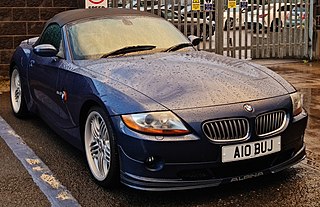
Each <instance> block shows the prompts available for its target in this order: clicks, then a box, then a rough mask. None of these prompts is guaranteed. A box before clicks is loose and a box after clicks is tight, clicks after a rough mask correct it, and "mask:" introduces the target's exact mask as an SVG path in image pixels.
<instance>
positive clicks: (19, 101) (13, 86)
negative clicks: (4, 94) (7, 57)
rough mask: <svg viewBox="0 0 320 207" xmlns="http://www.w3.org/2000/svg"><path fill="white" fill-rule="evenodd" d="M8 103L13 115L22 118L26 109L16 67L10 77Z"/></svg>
mask: <svg viewBox="0 0 320 207" xmlns="http://www.w3.org/2000/svg"><path fill="white" fill-rule="evenodd" d="M10 101H11V106H12V111H13V113H14V115H16V116H17V117H23V116H25V115H26V114H27V107H26V103H25V101H24V98H23V90H22V84H21V78H20V74H19V71H18V69H17V68H16V67H14V68H13V70H12V72H11V77H10Z"/></svg>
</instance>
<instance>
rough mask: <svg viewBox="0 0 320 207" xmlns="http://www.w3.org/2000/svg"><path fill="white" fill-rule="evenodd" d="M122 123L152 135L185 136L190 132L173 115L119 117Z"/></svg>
mask: <svg viewBox="0 0 320 207" xmlns="http://www.w3.org/2000/svg"><path fill="white" fill-rule="evenodd" d="M121 118H122V120H123V122H124V123H125V125H126V126H127V127H129V128H130V129H132V130H135V131H138V132H141V133H144V134H154V135H185V134H189V133H190V131H189V130H188V129H187V128H186V127H185V126H184V124H183V123H182V122H181V121H180V119H179V118H178V117H177V116H176V115H174V114H173V113H171V112H169V111H166V112H151V113H141V114H129V115H122V116H121Z"/></svg>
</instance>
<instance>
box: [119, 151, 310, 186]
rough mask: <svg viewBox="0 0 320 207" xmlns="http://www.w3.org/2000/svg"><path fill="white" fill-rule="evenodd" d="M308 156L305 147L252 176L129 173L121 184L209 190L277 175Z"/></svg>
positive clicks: (123, 175)
mask: <svg viewBox="0 0 320 207" xmlns="http://www.w3.org/2000/svg"><path fill="white" fill-rule="evenodd" d="M305 156H306V153H305V145H303V146H302V147H301V149H300V150H299V151H298V152H296V153H295V154H294V155H293V156H292V157H291V158H290V159H289V160H286V161H285V162H283V163H280V164H278V165H275V166H273V167H271V168H268V169H264V170H260V171H255V172H251V173H250V174H244V175H238V176H234V177H225V178H213V179H208V180H182V179H161V178H149V177H142V176H137V175H133V174H130V173H127V172H121V182H122V183H123V184H125V185H127V186H129V187H131V188H134V189H139V190H147V191H170V190H187V189H197V188H207V187H214V186H218V185H220V184H223V183H230V182H235V181H243V180H246V179H251V178H255V177H259V176H262V175H267V174H271V173H276V172H279V171H281V170H284V169H286V168H288V167H290V166H292V165H295V164H297V163H298V162H300V161H301V160H303V159H304V158H305Z"/></svg>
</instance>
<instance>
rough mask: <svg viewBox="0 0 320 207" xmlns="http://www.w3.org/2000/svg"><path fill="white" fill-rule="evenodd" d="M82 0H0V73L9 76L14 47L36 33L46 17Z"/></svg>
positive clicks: (79, 4)
mask: <svg viewBox="0 0 320 207" xmlns="http://www.w3.org/2000/svg"><path fill="white" fill-rule="evenodd" d="M83 2H84V0H0V76H8V69H9V63H10V59H11V56H12V53H13V51H14V49H15V48H16V47H17V46H18V45H19V44H20V42H21V41H22V40H25V39H27V38H31V37H35V36H38V35H39V34H40V33H41V31H42V29H43V26H44V24H45V23H46V20H48V19H50V18H51V17H52V16H54V15H55V14H57V13H59V12H61V11H65V10H68V9H75V8H79V7H83V4H84V3H83Z"/></svg>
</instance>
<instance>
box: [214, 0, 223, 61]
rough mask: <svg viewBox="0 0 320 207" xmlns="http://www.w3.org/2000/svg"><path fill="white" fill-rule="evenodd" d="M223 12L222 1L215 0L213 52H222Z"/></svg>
mask: <svg viewBox="0 0 320 207" xmlns="http://www.w3.org/2000/svg"><path fill="white" fill-rule="evenodd" d="M223 12H224V1H221V0H215V22H216V31H215V53H216V54H220V55H222V54H223V18H221V17H223Z"/></svg>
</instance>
